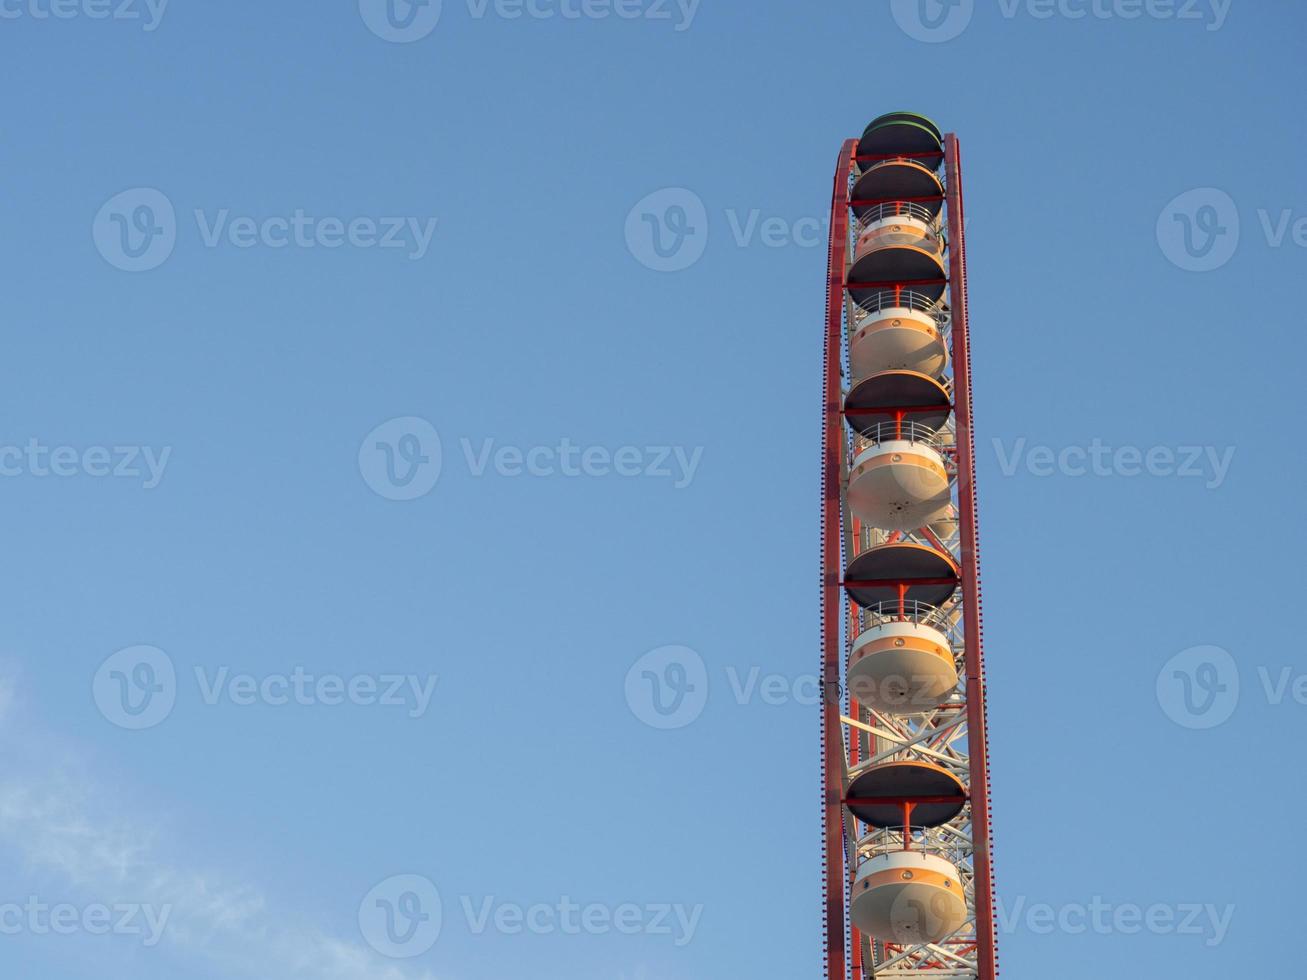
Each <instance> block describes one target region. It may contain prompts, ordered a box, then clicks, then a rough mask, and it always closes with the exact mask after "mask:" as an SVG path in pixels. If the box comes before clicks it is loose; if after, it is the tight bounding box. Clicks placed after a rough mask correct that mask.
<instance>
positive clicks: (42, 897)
mask: <svg viewBox="0 0 1307 980" xmlns="http://www.w3.org/2000/svg"><path fill="white" fill-rule="evenodd" d="M52 2H54V0H5V2H3V3H0V14H2V15H3V16H0V57H3V61H4V63H5V65H6V66H7V67H8V79H9V84H8V85H7V86H6V88H5V91H4V93H3V95H2V96H0V99H2V100H3V106H4V112H3V114H2V115H0V119H3V138H0V170H2V171H3V173H4V174H5V177H6V181H7V188H8V192H7V193H5V194H4V195H0V262H2V266H0V267H2V268H3V273H2V275H3V284H4V289H3V296H4V323H5V327H6V329H5V331H4V336H5V345H4V349H5V352H6V355H7V360H8V364H9V369H8V371H7V373H6V379H5V380H6V383H5V385H4V391H3V394H2V395H0V406H3V414H2V416H0V473H2V474H3V475H0V499H2V500H3V507H0V521H2V522H3V540H4V543H5V553H6V556H7V558H8V560H7V561H5V562H4V563H3V566H0V567H2V571H0V575H2V576H3V581H2V584H3V586H4V587H5V593H6V594H7V595H8V596H9V600H10V601H9V602H8V603H7V607H6V608H7V614H6V615H5V617H4V620H3V629H2V630H0V744H2V745H3V746H4V749H3V751H4V759H3V764H2V766H0V972H3V973H4V975H6V976H40V977H42V978H46V980H81V978H86V977H93V976H94V977H110V978H117V977H124V978H125V977H132V978H134V980H162V978H168V980H210V978H219V977H222V978H240V977H251V978H255V977H258V978H261V977H267V976H278V977H286V978H290V977H301V976H302V977H322V978H328V980H422V978H440V980H445V978H449V980H477V978H488V977H497V976H502V975H504V974H505V973H506V972H508V971H515V972H519V971H524V970H527V971H529V972H530V973H531V975H532V976H535V977H541V978H555V977H557V978H564V977H566V978H581V977H595V978H599V977H603V978H610V980H611V978H619V980H679V978H699V977H718V976H722V975H723V974H726V973H729V974H731V975H752V976H763V977H786V978H789V977H796V976H805V975H811V974H812V971H815V970H816V969H817V968H818V964H819V956H820V948H821V945H820V944H821V938H820V908H819V872H820V868H819V840H818V827H817V822H816V818H817V806H816V779H817V770H816V752H817V739H816V734H817V731H816V730H817V725H816V714H815V708H813V707H812V706H811V705H810V704H808V703H805V702H807V701H810V700H811V699H810V697H809V696H808V692H809V689H810V683H809V678H810V675H811V674H812V673H813V672H814V670H815V669H816V665H817V649H816V627H817V617H816V602H815V599H816V594H815V593H816V589H815V571H816V560H817V549H816V546H817V540H816V537H817V535H816V531H817V524H816V520H817V476H818V474H817V468H816V463H817V453H818V443H817V440H818V421H819V419H818V406H819V384H820V352H821V347H820V345H821V329H822V310H821V304H822V296H823V282H824V275H825V255H824V234H825V232H824V228H823V223H824V221H825V218H826V214H825V212H826V209H827V207H828V201H829V193H830V176H831V170H832V167H833V164H834V158H835V153H836V150H837V149H838V147H839V144H840V141H841V140H842V139H844V138H845V137H848V136H851V135H856V134H857V133H859V132H861V129H862V127H863V126H864V125H865V123H866V122H867V121H868V120H869V119H871V118H872V117H874V116H876V115H878V114H880V113H882V112H885V111H890V110H895V109H901V108H905V109H913V110H917V111H921V112H925V113H927V114H929V115H931V116H933V117H934V118H935V119H937V120H938V121H939V122H940V123H941V125H942V126H943V127H944V128H945V129H948V130H952V131H956V132H957V133H959V135H960V137H961V139H962V144H963V152H964V162H965V170H966V177H967V206H968V218H969V221H970V226H969V232H968V258H969V261H970V286H971V290H970V295H971V307H972V319H973V323H972V330H973V334H974V347H975V351H974V358H975V387H976V392H975V398H976V409H977V429H978V436H979V441H980V445H979V465H980V475H979V484H980V493H981V508H982V520H983V523H982V539H983V543H984V548H983V556H984V559H983V570H984V576H985V582H986V585H987V590H986V592H985V612H986V648H987V655H988V664H989V672H990V682H991V704H990V714H991V739H992V755H993V771H994V792H995V806H994V813H995V834H996V841H997V844H996V858H997V860H996V869H997V874H998V884H999V893H1000V896H1001V900H1002V903H1003V907H1004V909H1005V916H1006V922H1005V924H1004V925H1002V927H1001V933H1000V956H1001V961H1002V965H1003V968H1004V970H1005V972H1006V974H1007V975H1010V976H1015V977H1021V976H1033V975H1035V973H1036V971H1043V972H1047V971H1048V970H1050V969H1055V971H1056V973H1057V975H1058V976H1060V977H1063V978H1066V980H1075V978H1079V977H1090V976H1099V975H1100V974H1101V972H1102V969H1103V967H1102V964H1103V963H1104V962H1109V963H1113V964H1116V963H1118V962H1119V963H1121V964H1122V965H1121V966H1120V967H1119V968H1118V967H1116V966H1114V967H1113V969H1117V970H1118V972H1122V973H1125V974H1128V975H1131V976H1150V975H1157V976H1179V975H1184V976H1188V977H1195V978H1203V977H1218V976H1229V975H1232V974H1234V973H1237V972H1238V971H1239V970H1241V969H1243V968H1244V964H1246V963H1247V962H1249V961H1250V959H1251V958H1253V957H1261V956H1263V955H1264V953H1265V950H1267V949H1268V948H1275V944H1277V943H1279V942H1282V941H1283V939H1284V937H1285V935H1286V934H1287V933H1288V932H1289V930H1290V929H1291V928H1292V927H1295V926H1296V924H1297V916H1296V915H1294V913H1293V912H1292V904H1291V898H1292V897H1293V896H1294V891H1293V889H1294V885H1295V884H1296V877H1295V874H1296V870H1297V868H1298V867H1299V866H1300V864H1301V862H1300V861H1299V860H1298V858H1297V857H1296V855H1294V853H1293V851H1292V848H1291V847H1290V846H1289V845H1286V844H1283V843H1280V842H1282V841H1283V840H1284V839H1285V838H1284V837H1283V836H1281V835H1280V831H1281V829H1282V828H1281V826H1280V825H1279V824H1280V821H1284V822H1285V823H1290V824H1291V822H1292V821H1294V820H1295V819H1296V818H1297V816H1298V813H1299V811H1300V809H1301V806H1302V804H1303V802H1304V800H1303V790H1302V788H1301V785H1300V781H1295V780H1294V779H1292V778H1291V776H1290V775H1289V773H1290V771H1291V767H1292V763H1286V761H1285V760H1286V757H1288V756H1289V755H1290V754H1291V752H1292V749H1293V747H1294V746H1295V745H1296V744H1297V739H1298V737H1299V736H1300V733H1301V732H1302V730H1303V729H1302V725H1303V718H1304V712H1307V707H1305V706H1304V705H1303V704H1302V703H1301V701H1300V700H1298V699H1296V698H1295V691H1296V693H1298V694H1301V695H1304V697H1303V699H1302V700H1307V691H1304V690H1303V689H1302V688H1301V687H1297V688H1296V687H1295V685H1296V678H1297V677H1298V676H1299V675H1300V674H1302V673H1303V672H1304V670H1307V666H1305V665H1304V663H1303V657H1302V652H1301V650H1299V649H1297V647H1296V646H1294V643H1293V640H1292V634H1291V625H1292V619H1291V618H1290V614H1291V612H1292V609H1293V608H1294V600H1293V596H1292V590H1293V587H1294V584H1295V581H1296V578H1295V573H1296V571H1297V565H1298V561H1297V557H1298V551H1299V550H1300V544H1301V541H1302V537H1303V533H1302V532H1303V530H1304V528H1303V519H1302V516H1301V512H1300V508H1299V507H1298V505H1297V503H1296V499H1295V493H1294V488H1295V487H1296V486H1299V485H1301V483H1302V481H1303V479H1304V477H1307V473H1304V465H1303V461H1302V458H1301V454H1300V453H1297V452H1295V451H1294V449H1293V442H1292V434H1293V426H1294V424H1295V422H1296V421H1297V420H1298V419H1299V418H1300V417H1301V408H1300V406H1299V404H1298V397H1297V391H1296V388H1297V383H1296V379H1295V377H1294V375H1293V365H1295V364H1296V363H1298V361H1299V360H1300V359H1301V357H1302V355H1303V354H1304V342H1303V340H1302V333H1301V329H1300V326H1301V325H1300V324H1299V323H1297V322H1296V321H1297V320H1298V319H1299V317H1298V315H1297V314H1296V313H1295V312H1294V310H1295V298H1296V284H1297V282H1298V281H1299V279H1300V277H1301V275H1302V270H1303V266H1304V260H1305V259H1307V255H1305V254H1304V251H1303V246H1304V245H1305V244H1307V225H1300V224H1298V223H1299V222H1300V221H1301V220H1302V219H1303V218H1307V193H1304V185H1303V181H1302V175H1301V172H1300V170H1301V168H1300V167H1299V166H1297V165H1296V163H1295V161H1297V160H1299V159H1300V158H1301V156H1302V151H1303V149H1304V145H1303V144H1304V136H1303V134H1302V133H1301V131H1300V127H1296V126H1295V121H1296V120H1297V119H1298V117H1299V115H1300V113H1299V112H1298V109H1299V105H1298V103H1299V99H1298V97H1297V93H1298V90H1299V89H1300V88H1301V84H1300V82H1301V71H1300V69H1295V68H1294V67H1293V66H1294V64H1296V63H1298V62H1299V60H1300V59H1299V57H1298V56H1299V54H1300V51H1299V50H1298V49H1299V47H1300V39H1301V37H1302V34H1303V28H1304V26H1305V25H1304V20H1305V18H1307V14H1305V13H1304V11H1303V10H1302V8H1301V5H1299V4H1292V3H1288V2H1271V3H1267V2H1262V3H1257V4H1254V3H1251V2H1248V0H1229V2H1228V3H1227V2H1226V0H1220V2H1216V0H1213V2H1208V0H1198V2H1196V3H1191V2H1190V0H1177V2H1176V3H1168V2H1165V0H1152V2H1147V3H1145V2H1144V0H1138V2H1131V0H1096V2H1094V3H1092V4H1091V3H1090V2H1088V0H1084V2H1080V0H1058V2H1048V0H1033V2H1027V0H1021V2H1019V3H1018V2H1016V0H1001V2H1000V3H999V4H997V5H994V6H991V5H989V4H984V3H981V4H974V5H973V4H968V3H959V4H955V5H954V6H952V7H949V8H944V7H942V6H940V5H939V4H938V3H937V2H936V0H923V2H924V3H925V6H924V7H919V6H917V5H916V4H915V3H910V2H900V0H895V2H893V3H885V2H874V0H863V2H859V3H853V2H843V0H840V2H834V3H828V4H800V3H780V2H767V0H758V2H754V3H750V4H747V5H746V4H738V3H737V4H727V3H723V2H721V0H702V2H701V3H697V4H693V3H689V2H687V3H684V4H681V5H678V4H677V3H675V2H669V3H666V4H662V3H661V2H659V0H623V2H621V3H602V2H599V0H595V2H593V3H591V4H590V5H589V6H586V7H582V6H581V5H580V4H579V3H567V4H564V3H563V2H562V0H558V2H544V0H541V2H538V3H534V4H532V5H531V6H526V5H523V6H514V5H513V4H512V3H511V2H500V3H498V4H496V3H493V2H492V3H488V4H482V3H480V0H476V2H474V0H445V2H444V3H443V5H435V6H426V7H417V8H408V7H405V6H404V5H403V4H401V5H400V7H399V8H398V9H396V10H395V11H393V12H392V13H393V14H394V16H389V17H388V16H387V11H386V10H385V9H384V5H383V4H380V3H378V4H373V3H372V0H364V2H363V4H362V6H360V4H358V3H357V2H348V0H342V2H338V3H330V4H312V5H310V4H261V3H259V4H256V3H251V2H247V0H246V2H230V3H222V4H218V3H206V4H201V3H197V2H194V0H171V2H170V3H167V4H163V3H161V2H159V0H156V2H155V3H154V4H153V6H151V5H148V4H146V3H145V0H135V2H133V3H129V4H127V5H125V6H123V5H121V4H122V0H113V3H112V4H106V3H105V2H104V0H58V2H55V6H54V7H52V6H51V3H52ZM56 8H57V11H58V13H59V16H55V15H54V12H55V10H56ZM437 12H438V13H439V16H438V18H437V17H436V14H437ZM1082 13H1083V16H1081V14H1082ZM515 14H516V16H515ZM605 14H606V16H605ZM47 15H48V16H47ZM410 15H411V16H410ZM1195 192H1196V193H1195ZM651 195H652V197H651ZM143 206H148V210H142V207H143ZM170 212H171V217H170V216H169V213H170ZM648 213H653V214H655V215H658V214H661V215H662V219H661V221H662V224H661V226H660V229H659V228H656V227H655V226H653V225H650V224H649V223H648V222H647V221H645V220H644V218H643V216H644V215H645V214H648ZM678 229H679V230H678ZM657 230H661V233H662V235H663V236H664V237H662V238H660V239H659V240H658V241H657V242H655V239H654V238H653V232H654V231H657ZM1236 235H1237V237H1236ZM1186 236H1187V237H1186ZM669 267H673V268H670V269H669ZM396 420H398V421H396ZM1286 437H1287V438H1286ZM1120 450H1123V452H1118V451H1120ZM1136 452H1137V454H1138V456H1137V458H1136V455H1135V453H1136ZM1150 453H1151V454H1152V455H1151V456H1150V455H1149V454H1150ZM1082 454H1083V455H1082ZM1093 454H1097V459H1098V461H1099V463H1098V466H1097V469H1095V468H1094V467H1093V466H1092V465H1090V464H1089V462H1088V461H1089V460H1091V459H1093V458H1094V456H1093ZM1141 460H1151V462H1150V463H1149V462H1141ZM1268 613H1273V614H1272V615H1267V614H1268ZM667 647H677V648H688V649H689V650H690V651H692V652H693V654H694V656H690V655H688V654H686V653H684V652H673V653H670V654H669V653H668V652H667V651H666V649H665V648H667ZM1199 647H1201V648H1215V650H1211V649H1204V650H1199V651H1197V652H1187V651H1192V650H1193V648H1199ZM124 651H125V652H124ZM669 657H671V658H676V659H677V662H680V663H688V664H690V666H691V668H692V669H691V671H690V674H689V675H687V677H686V678H685V682H686V683H689V684H692V685H695V686H696V691H701V692H703V693H705V694H706V695H707V697H706V701H704V700H701V701H699V702H696V703H694V704H693V709H694V712H697V713H696V714H695V715H694V717H693V718H692V719H691V720H688V721H687V722H686V723H684V724H682V725H680V727H675V728H668V727H658V724H657V722H658V718H659V717H660V716H658V715H657V713H656V712H655V713H654V714H652V715H651V714H650V712H649V711H648V710H647V707H642V706H641V704H640V701H639V698H638V697H635V696H634V695H632V694H631V693H630V692H631V691H632V690H638V689H639V684H638V682H635V683H634V684H630V683H628V680H629V678H630V677H631V676H635V677H638V676H640V674H641V672H642V671H643V670H644V669H654V670H656V671H657V670H662V669H663V668H664V667H665V666H666V664H667V662H668V659H667V658H669ZM660 658H661V659H660ZM700 664H701V665H702V673H701V674H699V673H695V671H697V670H698V669H699V665H700ZM1186 677H1187V678H1188V680H1187V681H1186V680H1185V678H1186ZM773 678H774V679H773ZM1236 682H1237V684H1238V688H1237V690H1236V689H1235V684H1236ZM1185 683H1188V684H1190V685H1191V686H1190V688H1189V690H1188V691H1187V692H1186V690H1185V689H1184V688H1183V685H1184V684H1185ZM1195 685H1196V686H1195ZM146 689H150V690H153V691H154V692H155V695H154V696H152V697H151V698H150V699H146V698H145V697H144V695H143V694H141V692H142V691H145V690H146ZM133 691H135V692H136V693H135V694H132V693H131V692H133ZM124 693H126V694H127V695H128V696H127V700H126V701H124V700H123V695H124ZM1186 696H1187V698H1188V699H1187V700H1186ZM682 720H685V719H682ZM650 721H653V722H654V723H653V724H650V723H649V722H650ZM1286 765H1289V766H1290V769H1286ZM1262 800H1264V801H1265V803H1264V804H1262V805H1260V806H1259V805H1258V804H1259V801H1262ZM1273 842H1276V843H1273ZM1268 872H1270V873H1268ZM437 897H438V903H437ZM414 903H417V904H414ZM1095 903H1097V906H1106V907H1107V909H1108V911H1107V912H1100V913H1097V914H1098V915H1099V918H1100V919H1102V920H1103V921H1104V922H1106V925H1104V926H1103V927H1102V928H1096V927H1094V926H1093V921H1092V916H1093V915H1094V914H1095V913H1094V912H1093V908H1094V907H1096V904H1095ZM1045 905H1046V906H1048V907H1049V909H1050V914H1051V915H1052V916H1053V919H1054V925H1053V926H1052V927H1051V928H1046V926H1045V922H1046V916H1045V914H1044V913H1043V912H1042V911H1033V908H1034V907H1036V906H1045ZM56 906H57V907H60V908H61V909H62V911H60V912H59V916H60V917H61V918H60V923H61V924H60V925H59V927H58V928H56V927H55V926H54V925H53V924H52V920H51V915H52V914H53V912H52V911H49V910H52V909H53V908H54V907H56ZM1191 907H1196V908H1198V909H1199V912H1198V913H1196V914H1195V915H1194V916H1193V917H1192V919H1191V918H1190V917H1189V916H1190V913H1189V911H1188V910H1189V909H1190V908H1191ZM42 908H45V909H47V911H45V912H42V911H41V909H42ZM437 908H439V915H438V916H437V915H436V914H435V913H436V909H437ZM1131 908H1138V909H1139V910H1140V913H1139V914H1140V915H1143V914H1145V913H1146V912H1147V910H1149V909H1150V908H1155V909H1160V910H1161V911H1154V912H1153V913H1152V921H1153V927H1152V928H1143V929H1137V928H1135V927H1134V926H1133V924H1132V923H1133V921H1134V920H1133V918H1132V915H1133V913H1132V912H1131V911H1130V909H1131ZM102 909H103V910H104V911H103V913H102V912H101V910H102ZM409 912H418V913H419V914H417V915H408V913H409ZM1081 913H1084V914H1086V915H1089V916H1091V918H1090V920H1089V922H1090V925H1089V926H1088V927H1086V928H1079V927H1078V923H1080V922H1081V921H1082V919H1081V918H1080V915H1081ZM1209 913H1211V914H1209ZM129 915H130V918H128V916H129ZM152 915H153V920H152V919H151V916H152ZM388 915H389V916H390V917H391V918H390V919H389V920H387V916H388ZM406 915H408V918H407V919H405V918H404V916H406ZM1168 916H1169V918H1168ZM1168 921H1169V922H1170V923H1171V924H1170V925H1167V924H1166V923H1167V922H1168ZM1186 921H1188V922H1189V925H1190V926H1191V928H1189V929H1183V928H1181V925H1182V924H1183V923H1184V922H1186ZM106 922H113V923H114V924H113V925H106V924H105V923H106ZM152 922H153V925H152V924H151V923H152ZM405 923H407V925H405ZM1221 923H1224V924H1223V925H1222V924H1221ZM156 927H157V928H156ZM401 927H402V928H401ZM102 933H107V934H102Z"/></svg>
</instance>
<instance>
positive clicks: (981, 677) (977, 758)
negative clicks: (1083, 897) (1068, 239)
mask: <svg viewBox="0 0 1307 980" xmlns="http://www.w3.org/2000/svg"><path fill="white" fill-rule="evenodd" d="M944 151H945V157H944V166H945V174H946V180H947V184H948V232H949V243H950V249H949V280H950V285H949V299H950V302H951V304H952V310H953V381H954V384H953V387H954V398H955V399H956V402H957V406H956V409H957V410H956V413H955V416H956V419H957V446H958V452H957V468H958V477H957V479H958V518H959V531H960V534H961V541H962V556H961V557H962V569H961V570H962V589H963V593H964V595H965V597H966V598H965V606H964V609H963V614H962V615H963V626H964V630H965V634H966V674H967V749H968V751H969V753H970V757H971V786H970V793H971V830H972V838H973V843H974V846H975V856H974V870H975V896H976V899H975V900H976V939H977V942H976V957H977V977H978V980H994V978H995V977H996V976H997V975H998V952H997V936H996V931H995V928H994V875H993V867H992V864H991V860H990V847H991V836H990V826H989V817H990V813H989V804H990V799H989V746H988V732H987V728H986V717H985V661H984V653H983V650H982V647H981V615H980V536H979V531H978V528H977V526H976V524H977V511H976V446H975V433H974V431H973V422H974V416H973V412H972V403H971V334H970V324H969V322H968V319H967V267H966V258H967V247H966V240H965V237H964V236H965V234H966V221H965V214H964V211H963V201H962V153H961V149H960V147H959V144H958V138H957V136H956V135H954V134H952V133H950V134H948V136H946V137H945V138H944Z"/></svg>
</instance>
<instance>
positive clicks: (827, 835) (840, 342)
mask: <svg viewBox="0 0 1307 980" xmlns="http://www.w3.org/2000/svg"><path fill="white" fill-rule="evenodd" d="M857 147H858V143H857V140H847V141H845V143H844V146H843V147H842V148H841V149H840V156H839V161H838V163H837V164H836V166H835V188H834V193H833V194H832V195H831V219H830V228H831V232H830V253H829V258H828V265H827V269H826V342H825V366H824V368H825V381H824V384H823V387H822V463H821V473H822V477H821V481H822V490H821V677H822V704H821V767H822V800H821V811H822V827H823V832H822V851H823V854H822V859H823V864H824V868H823V872H824V875H825V900H826V976H827V980H846V977H847V974H846V972H845V963H846V959H845V949H844V945H845V938H846V932H845V918H844V904H845V895H846V888H847V879H846V872H845V867H844V814H843V804H842V803H841V800H842V798H843V796H844V793H843V779H842V775H843V767H844V729H843V724H842V722H841V721H840V652H841V651H840V611H841V598H840V576H841V574H842V572H843V569H842V567H841V565H842V562H841V557H842V556H841V549H840V532H841V520H842V517H843V514H842V509H841V504H840V490H841V483H842V482H843V470H844V418H843V415H842V414H841V412H840V409H841V408H842V407H843V406H842V405H841V390H840V388H841V385H840V362H841V355H842V353H843V349H844V275H845V266H846V264H847V260H848V245H849V175H850V173H851V171H852V168H853V156H854V154H855V153H856V152H857Z"/></svg>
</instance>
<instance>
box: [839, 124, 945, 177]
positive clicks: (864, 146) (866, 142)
mask: <svg viewBox="0 0 1307 980" xmlns="http://www.w3.org/2000/svg"><path fill="white" fill-rule="evenodd" d="M943 147H944V136H943V134H942V133H941V132H940V129H939V126H937V125H936V124H935V123H934V122H933V121H932V120H931V119H928V118H927V117H926V116H922V115H918V114H917V113H915V112H889V113H886V114H885V115H883V116H879V117H877V118H876V119H873V120H872V121H871V122H870V123H869V124H868V125H867V128H866V129H865V130H864V131H863V133H862V140H861V141H860V142H859V143H858V156H883V155H886V154H894V153H901V154H902V155H903V156H908V157H916V158H917V159H919V160H920V161H921V162H922V163H923V164H925V165H926V166H928V167H930V168H931V169H932V170H934V169H938V168H939V166H940V165H941V164H942V163H943V157H942V156H940V155H939V154H940V151H941V150H942V149H943ZM922 154H924V155H922ZM865 166H866V164H864V168H865Z"/></svg>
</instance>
